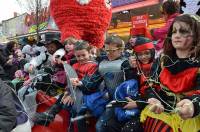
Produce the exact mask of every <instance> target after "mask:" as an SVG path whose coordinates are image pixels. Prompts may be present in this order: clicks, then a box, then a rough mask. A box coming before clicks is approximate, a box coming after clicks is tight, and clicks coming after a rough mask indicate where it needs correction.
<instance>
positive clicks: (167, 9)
mask: <svg viewBox="0 0 200 132" xmlns="http://www.w3.org/2000/svg"><path fill="white" fill-rule="evenodd" d="M162 10H163V12H164V13H166V14H167V15H172V14H174V13H178V12H180V5H179V3H178V2H176V1H173V0H167V1H166V2H164V3H163V4H162Z"/></svg>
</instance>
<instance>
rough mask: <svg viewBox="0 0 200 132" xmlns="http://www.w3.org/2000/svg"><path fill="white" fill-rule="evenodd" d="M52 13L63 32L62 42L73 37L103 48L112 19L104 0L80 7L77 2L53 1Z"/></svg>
mask: <svg viewBox="0 0 200 132" xmlns="http://www.w3.org/2000/svg"><path fill="white" fill-rule="evenodd" d="M50 12H51V16H52V17H53V18H54V20H55V22H56V25H57V26H58V28H59V29H60V31H61V40H62V41H63V40H65V39H67V38H68V37H71V36H73V37H75V38H77V39H83V40H86V41H88V42H89V43H90V44H91V45H93V46H95V47H97V48H102V47H103V45H104V34H105V32H106V30H107V28H108V26H109V24H110V20H111V17H112V11H111V9H108V8H106V5H105V4H104V0H92V1H91V2H90V3H89V4H88V5H80V4H79V3H78V2H76V0H51V3H50Z"/></svg>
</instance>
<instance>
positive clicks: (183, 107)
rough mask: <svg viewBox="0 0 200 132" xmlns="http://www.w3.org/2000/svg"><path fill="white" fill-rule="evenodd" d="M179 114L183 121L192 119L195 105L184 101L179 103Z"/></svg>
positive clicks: (189, 101) (187, 100) (186, 100)
mask: <svg viewBox="0 0 200 132" xmlns="http://www.w3.org/2000/svg"><path fill="white" fill-rule="evenodd" d="M176 107H177V108H178V114H179V115H180V117H181V118H183V119H188V118H192V116H193V115H194V105H193V103H192V101H191V100H189V99H183V100H181V101H180V102H178V103H177V105H176Z"/></svg>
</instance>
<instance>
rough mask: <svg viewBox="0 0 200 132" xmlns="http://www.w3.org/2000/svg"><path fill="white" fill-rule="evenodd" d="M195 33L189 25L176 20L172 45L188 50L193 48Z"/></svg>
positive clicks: (177, 48) (181, 49) (178, 48)
mask: <svg viewBox="0 0 200 132" xmlns="http://www.w3.org/2000/svg"><path fill="white" fill-rule="evenodd" d="M192 43H193V33H192V30H191V29H190V27H189V25H188V24H186V23H184V22H175V23H174V24H173V30H172V45H173V47H174V48H175V49H176V50H180V51H186V50H190V49H191V48H192Z"/></svg>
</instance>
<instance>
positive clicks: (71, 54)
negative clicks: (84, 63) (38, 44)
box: [63, 37, 78, 65]
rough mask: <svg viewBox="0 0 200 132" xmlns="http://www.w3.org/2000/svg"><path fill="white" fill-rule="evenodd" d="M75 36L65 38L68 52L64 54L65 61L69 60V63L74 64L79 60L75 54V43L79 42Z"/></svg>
mask: <svg viewBox="0 0 200 132" xmlns="http://www.w3.org/2000/svg"><path fill="white" fill-rule="evenodd" d="M77 41H78V40H76V39H75V38H73V37H70V38H68V39H67V40H65V41H64V42H63V43H64V46H65V47H64V48H65V51H66V54H65V56H64V59H65V61H67V63H68V64H70V65H73V64H75V63H76V62H77V60H76V57H75V55H74V44H75V43H76V42H77Z"/></svg>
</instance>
